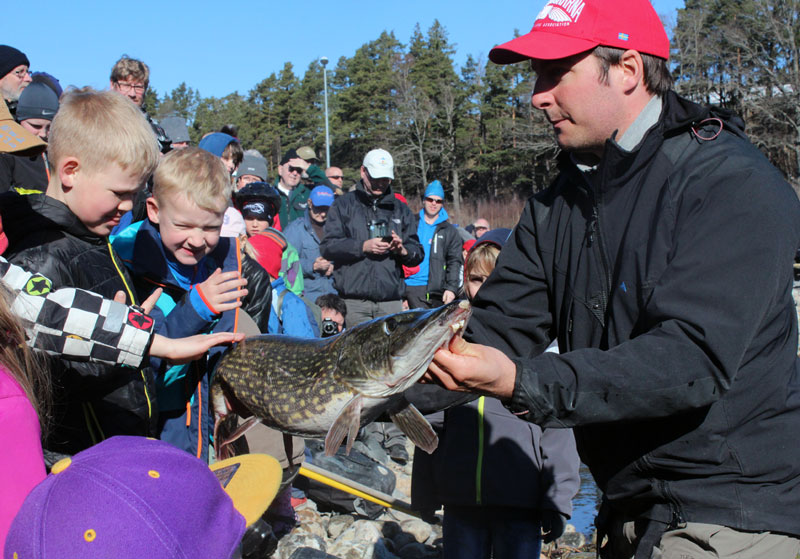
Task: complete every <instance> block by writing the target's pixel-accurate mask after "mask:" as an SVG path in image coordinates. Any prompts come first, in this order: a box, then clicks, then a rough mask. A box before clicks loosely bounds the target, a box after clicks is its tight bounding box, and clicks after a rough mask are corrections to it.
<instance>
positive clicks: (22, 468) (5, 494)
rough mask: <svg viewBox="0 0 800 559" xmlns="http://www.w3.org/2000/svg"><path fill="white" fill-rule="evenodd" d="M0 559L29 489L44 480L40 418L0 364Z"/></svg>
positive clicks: (17, 384)
mask: <svg viewBox="0 0 800 559" xmlns="http://www.w3.org/2000/svg"><path fill="white" fill-rule="evenodd" d="M0 448H2V449H3V459H2V460H0V480H2V481H0V557H2V555H3V547H4V544H5V541H6V534H7V533H8V529H9V527H10V526H11V521H12V520H14V516H16V514H17V511H18V510H19V508H20V507H21V506H22V502H23V501H24V500H25V497H27V496H28V493H30V491H31V489H33V488H34V486H36V485H37V484H38V483H39V482H40V481H42V480H43V479H44V478H45V469H44V457H43V456H42V443H41V431H40V430H39V419H38V417H37V416H36V411H35V410H34V409H33V406H32V405H31V403H30V401H29V400H28V398H27V396H25V392H23V390H22V387H21V386H20V385H19V383H17V381H16V380H14V378H13V377H12V376H11V373H9V371H8V369H6V368H5V367H4V366H2V365H0Z"/></svg>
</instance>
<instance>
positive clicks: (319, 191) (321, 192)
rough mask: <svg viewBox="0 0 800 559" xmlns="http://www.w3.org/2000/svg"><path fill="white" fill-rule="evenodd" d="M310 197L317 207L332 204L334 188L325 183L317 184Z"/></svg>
mask: <svg viewBox="0 0 800 559" xmlns="http://www.w3.org/2000/svg"><path fill="white" fill-rule="evenodd" d="M308 199H309V200H311V203H312V204H314V207H315V208H319V207H320V206H330V205H332V204H333V190H331V189H330V188H328V187H327V186H323V185H319V186H315V187H314V190H312V191H311V195H310V196H309V197H308Z"/></svg>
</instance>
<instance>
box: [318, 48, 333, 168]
mask: <svg viewBox="0 0 800 559" xmlns="http://www.w3.org/2000/svg"><path fill="white" fill-rule="evenodd" d="M319 63H320V64H322V84H323V89H324V90H325V166H326V167H330V166H331V137H330V133H329V132H328V68H327V66H328V57H327V56H323V57H322V58H320V59H319Z"/></svg>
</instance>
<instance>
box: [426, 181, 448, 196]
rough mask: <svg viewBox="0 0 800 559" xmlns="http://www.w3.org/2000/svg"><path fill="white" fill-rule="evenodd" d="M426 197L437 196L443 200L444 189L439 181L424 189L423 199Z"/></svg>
mask: <svg viewBox="0 0 800 559" xmlns="http://www.w3.org/2000/svg"><path fill="white" fill-rule="evenodd" d="M428 196H438V197H439V198H441V199H442V200H444V188H443V187H442V183H440V182H439V181H433V182H432V183H430V184H429V185H428V188H426V189H425V198H427V197H428Z"/></svg>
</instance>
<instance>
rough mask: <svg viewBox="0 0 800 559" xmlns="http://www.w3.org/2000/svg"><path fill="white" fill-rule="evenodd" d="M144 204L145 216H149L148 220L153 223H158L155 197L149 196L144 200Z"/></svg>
mask: <svg viewBox="0 0 800 559" xmlns="http://www.w3.org/2000/svg"><path fill="white" fill-rule="evenodd" d="M145 205H146V206H147V217H148V218H150V221H152V222H153V223H156V224H158V201H157V200H156V197H155V196H150V197H149V198H148V199H147V200H146V201H145Z"/></svg>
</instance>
